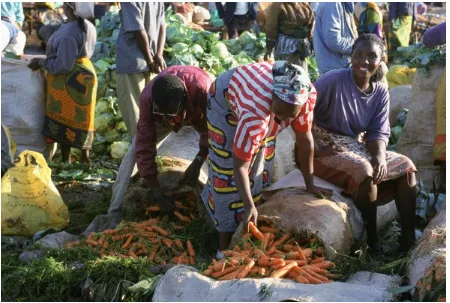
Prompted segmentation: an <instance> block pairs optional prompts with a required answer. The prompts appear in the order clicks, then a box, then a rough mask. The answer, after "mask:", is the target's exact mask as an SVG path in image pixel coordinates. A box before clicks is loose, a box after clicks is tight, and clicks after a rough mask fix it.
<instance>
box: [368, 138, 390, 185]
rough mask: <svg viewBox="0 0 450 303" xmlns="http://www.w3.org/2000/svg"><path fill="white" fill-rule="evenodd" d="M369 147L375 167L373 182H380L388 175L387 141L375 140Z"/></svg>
mask: <svg viewBox="0 0 450 303" xmlns="http://www.w3.org/2000/svg"><path fill="white" fill-rule="evenodd" d="M367 149H368V150H369V153H370V154H371V155H372V160H371V161H370V162H371V164H372V167H373V182H374V183H375V184H380V183H381V181H382V180H383V179H384V178H385V177H386V175H387V164H386V143H385V142H384V141H383V140H374V141H371V142H370V143H369V144H368V146H367Z"/></svg>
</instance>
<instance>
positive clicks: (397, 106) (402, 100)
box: [389, 85, 412, 127]
mask: <svg viewBox="0 0 450 303" xmlns="http://www.w3.org/2000/svg"><path fill="white" fill-rule="evenodd" d="M389 97H390V99H391V100H390V106H389V123H390V124H391V127H393V126H394V125H395V123H396V122H397V115H398V113H399V112H401V111H402V110H403V109H405V108H408V109H409V107H410V106H411V101H412V89H411V85H400V86H397V87H394V88H391V89H390V90H389Z"/></svg>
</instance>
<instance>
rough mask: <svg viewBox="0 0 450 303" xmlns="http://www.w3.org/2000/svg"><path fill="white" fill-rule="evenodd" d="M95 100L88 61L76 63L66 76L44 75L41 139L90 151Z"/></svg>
mask: <svg viewBox="0 0 450 303" xmlns="http://www.w3.org/2000/svg"><path fill="white" fill-rule="evenodd" d="M96 98H97V75H96V74H95V69H94V66H93V65H92V63H91V61H90V60H89V59H88V58H79V59H77V61H76V62H75V65H74V68H73V70H72V71H71V72H69V73H68V74H65V75H52V74H50V73H47V100H46V109H45V122H44V129H43V131H42V133H43V135H44V136H46V137H48V138H49V139H50V140H52V141H55V142H58V143H60V144H63V145H68V146H70V147H76V148H81V149H91V148H92V142H93V140H94V118H95V103H96ZM48 141H49V140H48Z"/></svg>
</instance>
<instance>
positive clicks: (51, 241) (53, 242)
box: [36, 231, 78, 248]
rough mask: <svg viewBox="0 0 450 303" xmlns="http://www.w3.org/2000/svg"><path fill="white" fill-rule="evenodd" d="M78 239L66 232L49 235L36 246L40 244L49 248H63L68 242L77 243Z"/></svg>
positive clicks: (37, 242)
mask: <svg viewBox="0 0 450 303" xmlns="http://www.w3.org/2000/svg"><path fill="white" fill-rule="evenodd" d="M77 240H78V237H77V236H74V235H71V234H69V233H66V232H65V231H62V232H59V233H55V234H51V235H47V236H45V237H43V238H42V239H40V240H38V241H36V244H40V245H42V246H43V247H47V248H63V246H64V244H65V243H67V242H74V241H77Z"/></svg>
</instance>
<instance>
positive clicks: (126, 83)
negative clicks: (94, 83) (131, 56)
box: [116, 72, 150, 138]
mask: <svg viewBox="0 0 450 303" xmlns="http://www.w3.org/2000/svg"><path fill="white" fill-rule="evenodd" d="M149 81H150V73H148V72H143V73H133V74H117V80H116V83H117V102H118V104H119V109H120V113H121V114H122V119H123V121H124V122H125V125H126V127H127V130H128V134H129V135H130V137H131V138H134V136H135V135H136V126H137V121H138V119H139V97H140V95H141V92H142V90H143V89H144V87H145V85H146V84H147V83H148V82H149Z"/></svg>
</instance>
